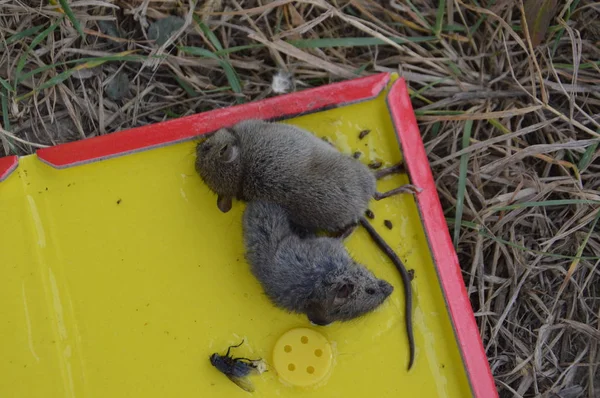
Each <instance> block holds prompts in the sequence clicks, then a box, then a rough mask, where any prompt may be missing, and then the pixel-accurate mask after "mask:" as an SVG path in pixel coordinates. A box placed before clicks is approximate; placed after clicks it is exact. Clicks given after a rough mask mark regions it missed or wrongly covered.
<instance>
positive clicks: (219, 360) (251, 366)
mask: <svg viewBox="0 0 600 398" xmlns="http://www.w3.org/2000/svg"><path fill="white" fill-rule="evenodd" d="M242 344H244V340H242V342H241V343H240V344H238V345H232V346H229V348H227V353H225V355H220V354H218V353H216V352H215V353H214V354H212V355H211V356H210V363H211V364H212V365H213V366H214V367H215V368H217V370H219V372H221V373H223V374H224V375H225V376H227V378H229V380H231V381H232V382H234V383H235V384H236V385H237V386H238V387H240V388H241V389H243V390H245V391H248V392H254V385H253V384H252V382H251V381H250V380H248V379H246V376H248V375H249V374H250V373H252V372H257V373H262V372H264V371H266V370H265V364H264V362H263V361H262V360H261V359H256V360H253V359H248V358H234V357H232V356H230V352H231V349H232V348H237V347H239V346H241V345H242Z"/></svg>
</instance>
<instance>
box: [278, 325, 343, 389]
mask: <svg viewBox="0 0 600 398" xmlns="http://www.w3.org/2000/svg"><path fill="white" fill-rule="evenodd" d="M332 362H333V351H332V350H331V344H330V343H329V341H327V339H326V338H325V336H323V335H322V334H321V333H319V332H316V331H314V330H312V329H307V328H298V329H292V330H290V331H288V332H286V333H284V334H283V335H282V336H281V337H280V338H279V340H277V342H276V343H275V347H274V348H273V367H274V368H275V370H276V371H277V373H278V374H279V376H280V377H281V378H282V379H283V380H284V381H286V382H288V383H289V384H292V385H294V386H299V387H307V386H310V385H313V384H316V383H318V382H320V381H321V380H323V379H324V378H325V377H326V376H327V375H328V374H329V371H330V369H331V364H332Z"/></svg>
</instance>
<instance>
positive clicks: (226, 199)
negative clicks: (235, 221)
mask: <svg viewBox="0 0 600 398" xmlns="http://www.w3.org/2000/svg"><path fill="white" fill-rule="evenodd" d="M217 207H218V208H219V210H221V211H222V212H223V213H227V212H228V211H229V210H231V196H222V195H219V196H218V197H217Z"/></svg>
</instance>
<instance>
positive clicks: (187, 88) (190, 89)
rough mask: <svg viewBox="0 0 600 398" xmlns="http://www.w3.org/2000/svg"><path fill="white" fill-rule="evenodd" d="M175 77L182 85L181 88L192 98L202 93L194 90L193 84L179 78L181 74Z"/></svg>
mask: <svg viewBox="0 0 600 398" xmlns="http://www.w3.org/2000/svg"><path fill="white" fill-rule="evenodd" d="M173 77H174V78H175V81H177V83H178V84H179V85H180V86H181V88H183V89H184V90H185V92H186V93H187V95H189V96H190V97H192V98H195V97H197V96H199V95H200V94H198V93H197V92H196V91H195V90H194V88H193V87H192V86H190V85H189V84H187V83H186V82H185V81H184V80H183V79H181V78H179V76H177V75H175V76H173Z"/></svg>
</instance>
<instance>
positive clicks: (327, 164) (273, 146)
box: [195, 119, 419, 369]
mask: <svg viewBox="0 0 600 398" xmlns="http://www.w3.org/2000/svg"><path fill="white" fill-rule="evenodd" d="M195 168H196V172H197V173H198V174H199V176H200V177H201V179H202V180H203V181H204V182H205V183H206V185H208V187H209V188H210V189H211V190H212V191H213V192H215V193H216V194H217V206H218V207H219V209H220V210H221V211H222V212H228V211H229V210H230V209H231V206H232V200H233V198H237V199H239V200H243V201H252V200H266V201H270V202H273V203H277V204H279V205H281V206H282V207H283V208H285V209H286V210H287V211H288V214H289V217H290V219H291V221H292V222H293V223H294V224H295V225H298V226H300V227H303V228H306V229H308V230H324V231H327V232H330V233H333V234H334V235H335V236H337V237H339V238H342V239H343V238H345V237H347V236H349V235H350V234H351V232H352V231H353V230H354V229H355V228H356V227H357V226H358V224H359V223H361V224H363V225H365V223H368V221H366V219H365V216H364V214H365V212H366V211H367V210H368V204H369V201H370V200H371V199H375V200H380V199H383V198H387V197H389V196H392V195H396V194H399V193H405V192H413V193H414V192H418V191H419V189H418V188H416V187H414V186H412V185H403V186H401V187H398V188H395V189H392V190H390V191H388V192H384V193H380V192H378V191H377V187H376V180H378V179H380V178H383V177H385V176H387V175H390V174H394V173H398V172H400V171H401V170H402V165H395V166H392V167H389V168H386V169H379V170H376V171H372V170H370V169H369V168H368V167H367V166H365V165H364V164H362V163H361V162H359V161H358V160H356V159H354V158H352V157H351V156H346V155H344V154H343V153H341V152H339V151H338V150H337V149H335V147H333V146H332V145H330V144H328V143H327V142H325V141H323V140H321V139H319V138H318V137H316V136H315V135H313V134H312V133H310V132H308V131H306V130H303V129H300V128H298V127H295V126H291V125H287V124H281V123H270V122H265V121H262V120H254V119H251V120H246V121H243V122H240V123H237V124H235V125H234V126H232V127H228V128H222V129H220V130H218V131H216V132H215V133H212V134H211V135H210V136H209V137H208V138H206V139H204V140H202V141H201V142H200V143H199V144H198V145H197V147H196V163H195ZM373 231H374V230H373ZM375 234H376V232H375ZM369 235H370V236H373V235H372V234H371V232H369ZM375 242H376V243H377V244H378V245H379V246H380V248H381V249H382V250H383V251H384V252H385V253H386V254H388V256H389V253H390V252H391V253H393V251H392V250H391V248H389V246H387V247H384V246H381V242H383V239H375ZM390 259H391V260H392V262H393V263H394V265H395V266H396V268H398V269H399V270H401V272H400V274H401V276H402V280H403V285H404V287H405V288H406V287H408V289H405V296H406V300H405V302H406V318H407V319H409V318H412V290H411V288H410V287H411V285H410V279H406V276H407V275H408V273H407V271H406V269H405V267H404V264H402V262H401V261H400V260H399V258H398V257H397V256H390ZM411 325H412V322H407V332H408V340H409V344H410V358H411V359H410V364H409V369H410V368H411V366H412V362H413V358H414V343H413V331H412V326H411Z"/></svg>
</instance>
